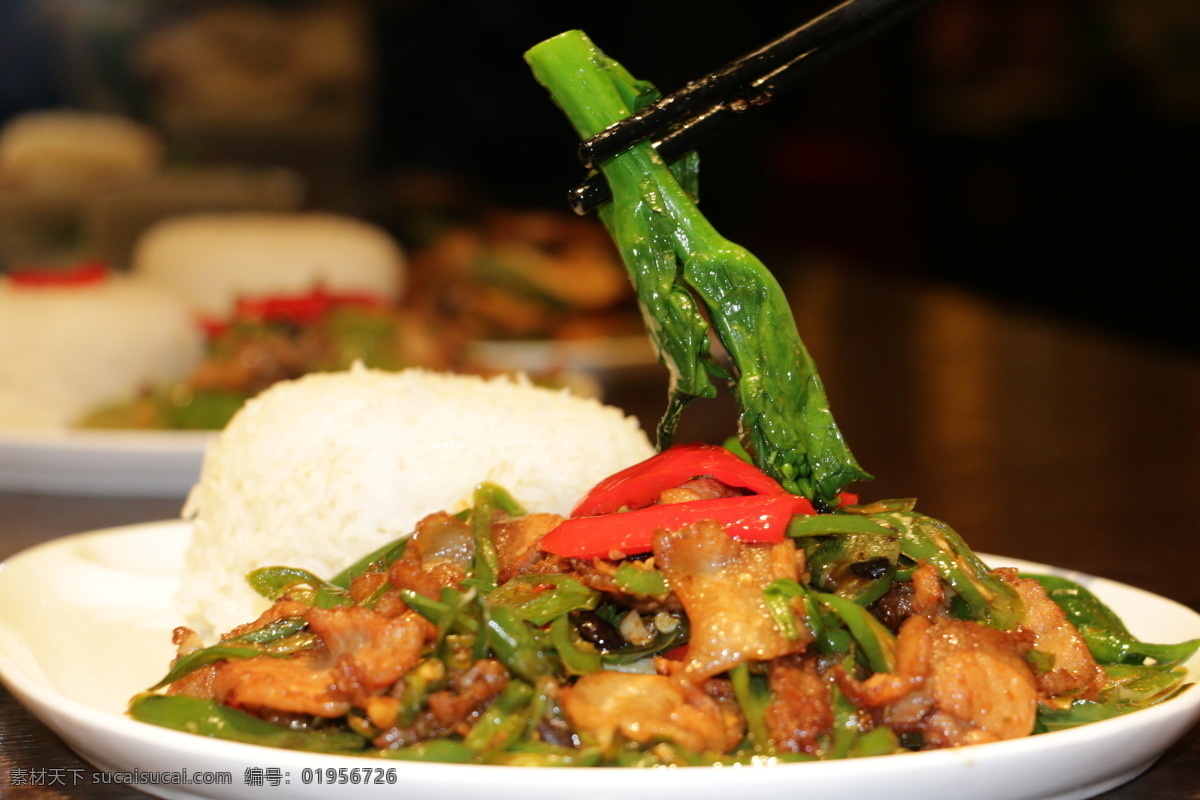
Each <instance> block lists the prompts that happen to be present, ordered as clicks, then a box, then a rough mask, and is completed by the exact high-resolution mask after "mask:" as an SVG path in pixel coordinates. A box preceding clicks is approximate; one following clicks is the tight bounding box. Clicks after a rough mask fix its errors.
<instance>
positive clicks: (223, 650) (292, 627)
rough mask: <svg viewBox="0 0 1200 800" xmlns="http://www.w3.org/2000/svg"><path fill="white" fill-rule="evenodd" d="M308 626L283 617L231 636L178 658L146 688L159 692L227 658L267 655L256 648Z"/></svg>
mask: <svg viewBox="0 0 1200 800" xmlns="http://www.w3.org/2000/svg"><path fill="white" fill-rule="evenodd" d="M307 624H308V623H306V622H305V620H304V618H303V617H286V618H283V619H277V620H275V621H274V622H271V623H269V624H267V625H264V626H263V627H261V628H258V629H256V630H252V631H249V632H248V633H243V634H242V635H240V636H234V637H231V638H229V639H226V640H225V641H222V642H218V643H217V644H214V645H210V646H208V647H204V648H201V649H200V650H195V651H193V652H191V653H188V654H187V655H186V656H181V657H180V658H178V659H176V661H175V663H174V664H172V665H171V669H170V671H169V672H168V673H167V674H166V676H165V677H163V679H162V680H161V681H159V682H158V683H156V684H154V685H153V686H151V687H150V691H154V690H156V689H161V688H162V687H164V686H167V685H169V684H172V683H174V682H175V681H177V680H179V679H180V678H183V677H184V676H186V675H189V674H190V673H192V672H194V671H195V670H197V669H199V668H200V667H203V666H205V665H207V664H212V663H214V662H217V661H223V660H225V659H228V658H251V657H253V656H257V655H261V654H263V653H265V652H268V651H267V650H265V649H264V648H263V647H261V646H260V645H264V644H272V643H275V642H278V641H280V640H282V639H284V638H286V637H288V636H292V635H294V634H296V633H299V632H300V631H302V630H304V627H305V626H306V625H307ZM290 652H294V651H292V650H289V651H288V652H279V651H274V652H270V654H271V655H287V654H288V653H290Z"/></svg>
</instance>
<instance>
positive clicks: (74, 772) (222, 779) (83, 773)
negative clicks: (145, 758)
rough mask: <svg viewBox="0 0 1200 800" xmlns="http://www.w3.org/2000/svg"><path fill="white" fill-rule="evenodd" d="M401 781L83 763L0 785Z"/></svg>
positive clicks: (365, 771)
mask: <svg viewBox="0 0 1200 800" xmlns="http://www.w3.org/2000/svg"><path fill="white" fill-rule="evenodd" d="M397 782H398V777H397V773H396V769H395V768H394V767H351V768H348V767H327V768H324V769H307V768H306V769H301V770H286V769H281V768H279V767H253V766H252V767H246V768H245V769H244V770H243V771H242V773H241V774H240V775H238V774H236V773H234V772H230V771H200V770H196V771H192V770H187V769H178V770H162V771H151V770H132V771H126V772H121V771H114V772H102V771H98V770H92V769H86V768H83V767H46V768H31V769H20V768H18V769H13V770H10V771H9V773H8V774H7V775H0V786H3V785H4V784H6V783H7V785H9V786H12V787H17V786H29V787H53V786H60V787H70V786H88V785H102V784H107V785H118V784H125V785H129V786H234V785H238V784H240V785H242V786H263V787H277V786H289V785H292V784H293V783H299V784H304V785H310V784H319V785H327V786H354V785H392V784H395V783H397Z"/></svg>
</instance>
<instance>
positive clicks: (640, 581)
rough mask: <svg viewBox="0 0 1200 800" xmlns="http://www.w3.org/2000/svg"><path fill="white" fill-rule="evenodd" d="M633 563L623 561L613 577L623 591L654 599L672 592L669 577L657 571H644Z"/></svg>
mask: <svg viewBox="0 0 1200 800" xmlns="http://www.w3.org/2000/svg"><path fill="white" fill-rule="evenodd" d="M636 563H640V562H632V561H622V562H621V564H620V566H618V567H617V574H616V575H614V576H613V583H615V584H616V585H617V586H618V587H619V588H620V589H622V590H623V591H626V592H629V593H630V594H636V595H641V596H643V597H654V596H657V595H660V594H666V593H667V592H669V591H671V584H670V583H668V582H667V576H666V575H664V574H663V573H662V572H661V571H660V570H657V569H643V568H641V567H639V566H636Z"/></svg>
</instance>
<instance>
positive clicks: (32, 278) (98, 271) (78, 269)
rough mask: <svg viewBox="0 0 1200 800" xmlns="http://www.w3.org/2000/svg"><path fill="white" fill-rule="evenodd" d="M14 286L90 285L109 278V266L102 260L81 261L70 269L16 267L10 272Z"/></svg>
mask: <svg viewBox="0 0 1200 800" xmlns="http://www.w3.org/2000/svg"><path fill="white" fill-rule="evenodd" d="M8 279H9V280H10V281H12V284H13V285H14V286H24V287H29V288H49V287H61V286H88V285H90V284H99V283H103V282H104V281H106V280H108V266H107V265H106V264H105V263H104V262H102V261H81V262H80V263H78V264H76V265H75V266H73V267H71V268H70V269H65V270H64V269H37V268H32V267H30V268H25V269H14V270H12V271H11V272H9V273H8Z"/></svg>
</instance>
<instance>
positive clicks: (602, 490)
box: [571, 442, 784, 517]
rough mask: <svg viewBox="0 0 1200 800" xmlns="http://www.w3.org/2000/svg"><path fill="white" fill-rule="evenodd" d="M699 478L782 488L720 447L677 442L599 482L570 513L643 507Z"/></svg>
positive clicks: (756, 490) (752, 488) (757, 490)
mask: <svg viewBox="0 0 1200 800" xmlns="http://www.w3.org/2000/svg"><path fill="white" fill-rule="evenodd" d="M700 477H709V478H715V479H716V480H718V481H720V482H721V483H723V484H725V485H726V486H732V487H734V488H737V489H746V490H748V491H749V492H751V493H752V494H778V493H782V492H783V491H784V489H783V487H782V486H780V485H779V482H778V481H776V480H775V479H774V478H772V477H771V476H769V475H767V474H766V473H765V472H763V471H762V470H760V469H759V468H758V467H756V466H754V465H753V464H750V463H747V462H746V461H743V460H742V459H741V458H738V457H737V456H736V455H734V454H733V453H731V452H729V451H728V450H726V449H725V448H724V447H718V446H717V445H714V444H705V443H703V442H695V443H692V444H677V445H675V446H673V447H669V448H667V449H666V450H664V451H662V452H661V453H659V454H658V455H655V456H651V457H650V458H648V459H646V460H645V461H642V462H641V463H638V464H634V465H633V466H631V467H627V468H626V469H623V470H621V471H620V472H618V473H616V474H614V475H611V476H609V477H607V478H605V479H604V480H602V481H600V483H598V484H596V486H595V487H593V488H592V490H591V491H589V492H588V493H587V494H586V495H584V497H583V499H582V500H580V501H579V502H578V503H576V504H575V508H573V509H572V510H571V516H572V517H592V516H596V515H597V514H611V513H613V512H614V511H620V510H621V509H622V508H626V509H638V508H644V507H645V506H648V505H650V504H651V503H654V502H656V501H657V500H658V497H659V495H661V494H662V493H663V492H664V491H665V490H667V489H673V488H675V487H676V486H681V485H683V484H684V483H687V482H688V481H690V480H691V479H692V478H700Z"/></svg>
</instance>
